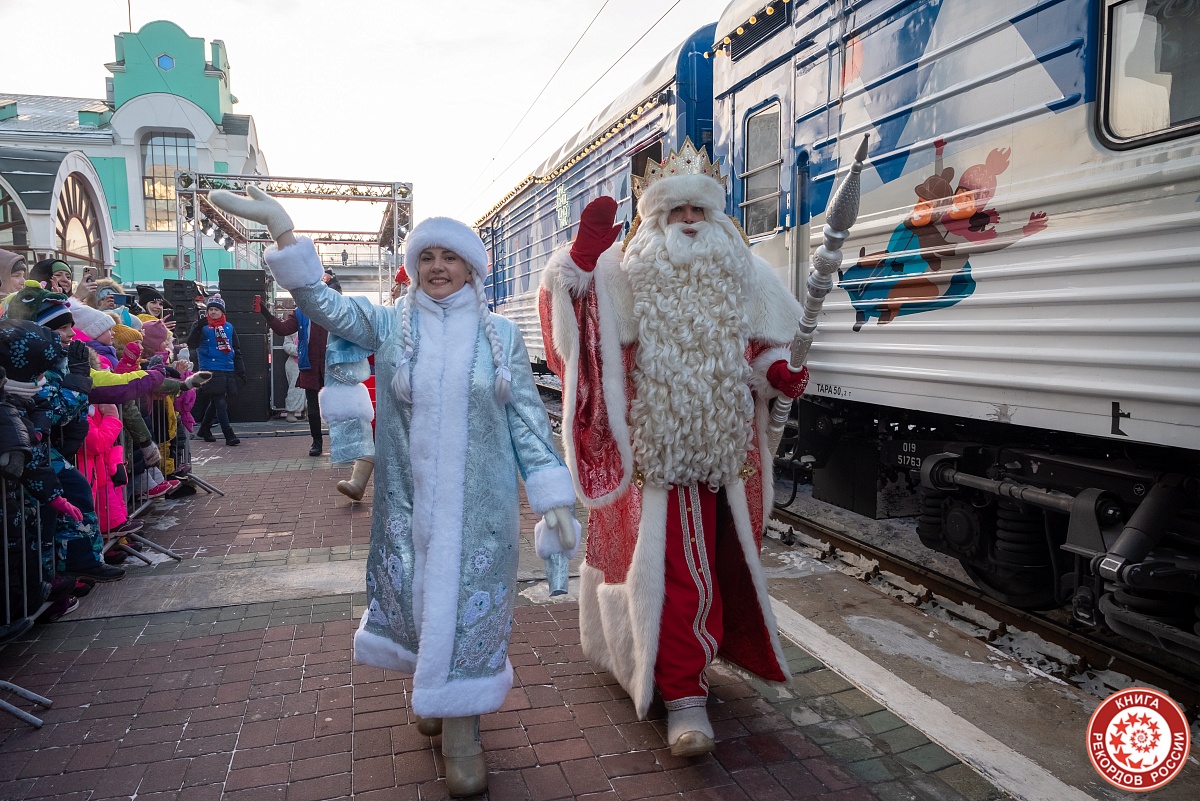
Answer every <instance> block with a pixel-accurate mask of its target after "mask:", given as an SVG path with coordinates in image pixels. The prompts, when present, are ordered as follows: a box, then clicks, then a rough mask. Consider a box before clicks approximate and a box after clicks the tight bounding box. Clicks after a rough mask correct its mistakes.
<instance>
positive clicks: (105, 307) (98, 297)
mask: <svg viewBox="0 0 1200 801" xmlns="http://www.w3.org/2000/svg"><path fill="white" fill-rule="evenodd" d="M93 297H94V298H95V302H94V303H91V304H89V305H91V306H94V307H95V308H97V309H99V310H100V311H102V312H106V313H108V314H111V315H113V316H114V317H115V318H116V320H117V322H118V323H120V324H121V325H123V326H126V327H127V328H133V329H136V330H139V331H140V330H141V328H142V321H141V319H140V318H139V317H138V316H137V315H136V314H134V313H133V312H132V311H131V310H130V309H129V300H130V299H131V298H130V295H129V293H127V292H126V291H125V287H124V286H122V285H121V283H120V282H119V281H117V280H116V279H115V278H101V279H99V280H97V281H96V294H95V295H94V296H93Z"/></svg>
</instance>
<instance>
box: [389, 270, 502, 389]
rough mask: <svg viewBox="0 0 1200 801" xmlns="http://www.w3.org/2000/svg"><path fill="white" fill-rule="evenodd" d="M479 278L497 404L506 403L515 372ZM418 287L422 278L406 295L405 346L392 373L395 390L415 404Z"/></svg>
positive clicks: (402, 315) (402, 317)
mask: <svg viewBox="0 0 1200 801" xmlns="http://www.w3.org/2000/svg"><path fill="white" fill-rule="evenodd" d="M472 272H474V271H472ZM477 277H478V276H475V275H473V276H472V280H471V282H470V283H471V284H472V285H473V286H474V288H475V298H476V300H477V302H478V305H479V317H480V321H481V322H482V323H483V330H484V333H485V334H487V338H488V344H489V345H491V348H492V362H493V363H494V364H495V365H496V386H495V394H496V403H499V404H501V405H504V404H506V403H508V402H509V401H511V400H512V371H511V370H510V369H509V366H508V359H506V358H505V356H504V346H503V344H502V343H501V342H500V335H499V334H498V333H497V332H496V326H495V325H494V324H493V323H492V314H491V312H490V311H489V310H488V305H487V296H486V295H485V294H484V291H483V282H482V281H478V280H474V279H475V278H477ZM418 289H420V279H419V278H418V279H416V283H415V284H414V286H413V290H412V291H410V292H408V293H407V294H406V295H405V296H404V305H403V306H402V307H401V309H400V337H401V341H402V343H403V349H402V351H401V353H400V361H399V363H398V364H397V365H396V374H395V375H394V376H392V391H393V392H395V393H396V396H397V397H398V398H400V400H402V401H404V402H405V403H412V359H413V354H414V352H415V350H416V343H415V341H414V339H413V333H412V306H413V296H414V295H415V294H416V290H418Z"/></svg>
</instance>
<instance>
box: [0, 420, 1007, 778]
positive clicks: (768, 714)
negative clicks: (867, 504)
mask: <svg viewBox="0 0 1200 801" xmlns="http://www.w3.org/2000/svg"><path fill="white" fill-rule="evenodd" d="M307 446H308V442H307V440H306V439H303V438H298V437H275V438H260V439H256V438H245V439H243V445H242V446H241V447H240V448H227V447H223V446H221V445H210V446H207V447H203V446H202V447H199V448H197V450H196V455H197V457H198V459H197V462H198V463H197V470H198V471H199V472H200V473H201V474H202V475H204V476H205V477H206V478H209V479H210V480H211V481H212V482H213V483H214V484H215V485H217V486H220V487H221V488H222V489H223V490H224V491H225V492H226V493H227V495H226V497H224V498H221V497H219V496H208V495H205V494H203V493H201V494H199V495H196V496H194V497H192V498H189V499H186V500H184V501H180V502H173V503H171V504H170V505H167V504H163V508H161V509H160V510H157V511H155V512H152V513H151V515H150V516H149V518H148V520H149V521H150V522H151V523H152V525H151V528H152V529H153V533H152V534H151V536H153V537H154V538H155V539H157V540H158V541H160V542H163V543H164V544H167V545H170V546H171V547H172V548H174V549H176V550H179V551H181V552H183V553H185V554H187V555H188V556H189V557H190V558H189V559H187V560H185V561H184V562H182V563H178V564H175V563H164V564H160V565H156V566H155V567H153V568H140V567H131V570H130V576H129V577H128V578H127V579H126V580H125V581H123V582H121V583H120V584H118V585H113V586H115V587H117V588H119V589H120V590H121V591H122V592H137V590H138V581H139V580H140V579H142V578H143V577H145V576H150V575H163V574H167V573H171V572H178V573H189V574H193V575H197V574H198V575H206V574H212V573H214V572H216V571H222V570H241V569H244V568H246V567H251V566H254V567H277V568H278V569H280V570H283V569H286V568H287V566H288V565H289V564H312V563H321V562H327V561H339V560H345V559H357V560H361V559H363V558H365V548H364V546H365V545H366V542H367V537H368V529H369V525H368V524H369V510H370V507H369V505H368V504H366V503H364V504H359V505H352V504H350V503H349V502H348V501H347V500H346V499H344V498H342V497H341V496H339V495H337V494H336V492H334V490H333V483H334V481H335V480H336V479H337V478H338V477H341V476H342V475H343V474H344V473H345V472H346V471H345V470H344V469H337V470H335V469H333V468H331V466H330V465H329V462H328V459H327V458H322V459H309V460H308V461H307V462H305V461H304V459H307V458H308V457H304V458H299V457H296V456H295V454H296V453H297V452H299V453H301V454H303V453H304V452H305V451H306V450H307ZM216 456H219V457H221V458H219V459H216V458H213V459H208V458H206V457H216ZM295 462H300V463H301V464H302V466H307V469H279V470H277V469H275V468H274V467H272V465H290V464H292V463H295ZM524 516H525V517H526V518H527V522H528V521H531V519H532V514H531V513H529V512H528V510H526V511H525V512H524ZM530 527H531V524H530ZM143 586H147V585H143ZM522 601H523V605H521V606H519V607H518V608H517V611H516V613H515V621H514V629H513V637H512V647H511V650H510V656H511V659H512V662H513V665H514V668H515V686H514V688H513V690H512V692H511V693H510V694H509V696H508V698H507V700H506V701H505V704H504V706H503V707H502V708H501V710H500V711H498V712H496V713H494V714H491V715H486V716H484V717H483V719H482V723H481V730H482V737H483V743H484V747H485V749H486V751H487V760H488V766H489V790H488V793H486V794H485V795H483V796H480V798H489V799H493V800H495V801H498V800H499V799H537V800H543V799H544V800H549V799H559V798H579V799H658V798H687V799H789V798H813V799H822V800H823V801H824V800H826V799H828V800H829V801H832V800H833V799H838V801H856V800H857V799H882V800H883V801H890V800H891V799H902V798H922V799H923V798H935V799H947V800H950V799H953V801H962V799H970V801H984V800H985V799H992V798H1000V797H1002V796H1001V795H1000V794H999V793H997V792H996V791H995V789H994V788H992V787H991V786H990V785H988V784H987V783H986V782H984V781H982V780H981V779H980V778H979V777H978V776H977V775H976V774H975V773H973V772H972V771H970V770H969V769H968V768H966V767H965V766H964V765H962V764H960V763H958V762H957V761H956V760H955V759H954V758H953V757H951V756H949V755H948V754H947V753H946V752H945V751H943V750H941V749H940V748H938V747H937V746H936V745H934V744H933V743H930V742H928V741H927V740H925V738H924V737H922V736H921V735H920V734H919V733H918V732H916V731H915V730H913V729H911V728H909V727H907V726H905V725H904V724H903V722H902V721H900V720H899V719H898V718H895V717H894V716H892V715H891V713H890V712H887V711H886V710H884V709H883V708H882V707H879V706H878V705H877V704H875V703H874V702H872V701H870V699H868V698H867V697H866V696H865V695H863V694H862V693H860V692H859V691H858V690H856V689H854V688H853V687H851V686H849V685H847V684H846V683H845V682H844V681H842V680H841V679H840V678H839V677H837V676H836V675H835V674H833V673H832V672H830V671H828V670H827V669H825V667H824V666H823V665H821V664H820V663H819V662H817V661H816V660H814V659H813V658H812V657H811V656H809V655H808V654H807V653H806V652H804V651H803V650H802V649H800V648H799V647H797V646H795V645H794V644H791V643H788V644H786V646H785V653H786V654H787V656H788V659H789V662H790V664H791V665H792V668H793V670H794V671H795V672H796V674H797V679H796V681H795V682H794V683H793V685H792V686H790V687H788V688H772V687H768V686H766V685H763V684H762V683H760V682H756V681H753V680H751V679H749V678H747V677H744V676H741V675H739V674H738V673H737V672H735V671H733V670H731V669H729V668H727V667H722V666H717V667H715V668H714V669H713V670H712V671H711V675H710V681H711V684H712V687H713V690H712V696H713V697H712V700H711V702H710V707H709V712H710V715H711V717H712V719H713V725H714V730H715V732H716V735H717V740H718V746H717V750H716V752H715V753H714V754H713V755H711V756H708V757H705V758H703V759H700V760H685V759H678V758H675V757H672V756H671V755H670V751H669V749H667V747H666V745H665V743H664V741H663V737H664V734H665V720H664V718H665V711H664V710H663V708H662V706H661V704H656V705H655V706H654V707H653V708H652V710H651V714H650V716H649V720H646V721H638V720H637V719H636V715H635V714H634V710H633V705H632V703H631V702H630V700H629V698H628V697H627V696H626V695H625V693H624V692H623V691H622V690H621V688H620V687H619V686H618V685H617V684H616V682H615V680H614V679H613V678H612V677H611V676H610V675H608V674H607V673H605V672H603V671H597V670H596V669H595V667H594V666H593V665H592V664H591V663H590V662H589V661H587V660H586V659H585V658H584V656H583V653H582V649H581V647H580V645H579V630H578V607H577V605H576V604H574V603H571V602H567V603H550V604H540V605H535V604H532V603H529V602H528V601H526V600H525V599H522ZM87 602H88V599H87V598H84V599H83V604H87ZM364 604H365V597H364V596H363V595H362V594H361V593H351V594H339V595H326V596H316V597H312V596H310V597H299V598H294V599H290V600H278V601H272V602H269V603H246V604H231V605H225V606H222V607H218V608H200V609H180V610H177V611H170V612H162V613H156V614H144V615H126V616H120V617H107V618H98V619H80V620H75V621H72V619H71V618H70V617H68V618H65V619H64V620H62V621H60V622H58V623H55V624H52V625H49V626H39V627H35V628H34V629H33V630H32V631H31V632H30V633H29V634H27V635H26V636H25V637H23V638H21V639H20V640H18V641H16V642H14V643H10V644H9V645H8V646H6V647H5V648H3V649H2V650H0V678H3V679H11V680H13V681H16V682H18V683H20V684H22V685H23V686H25V687H27V688H29V689H31V690H33V691H35V692H39V693H42V694H45V695H48V696H50V697H51V698H53V700H54V706H53V708H52V709H49V710H42V711H40V712H39V714H41V716H42V718H43V719H44V721H45V725H44V726H43V727H42V728H41V729H32V728H30V727H28V726H26V725H25V724H23V723H20V722H19V721H17V720H15V719H14V718H11V717H9V716H7V715H2V714H0V798H3V799H6V800H7V799H11V800H12V801H21V800H23V799H35V798H54V799H88V800H89V801H90V800H91V799H103V798H136V799H137V801H160V799H161V800H165V799H180V801H183V800H185V799H186V800H187V801H203V800H206V799H229V800H230V801H233V800H234V799H247V801H250V800H253V801H260V800H261V799H281V800H285V801H316V800H317V799H340V798H355V799H372V800H373V799H388V800H389V801H401V800H404V799H441V798H445V797H446V792H445V785H444V782H443V781H442V780H441V778H440V777H441V776H442V775H443V764H442V760H441V756H440V754H439V752H438V749H437V748H436V743H437V742H438V741H437V739H436V738H435V739H434V740H430V738H427V737H423V736H421V735H420V734H419V733H418V732H417V730H416V726H415V724H414V720H413V717H412V715H411V711H410V710H409V707H408V697H409V692H410V690H411V682H410V681H409V680H408V679H407V678H404V677H402V676H400V675H399V674H395V673H390V672H387V671H384V670H381V669H378V668H371V667H365V666H362V665H355V664H353V661H352V659H351V635H352V633H353V631H354V628H355V626H356V622H357V619H358V617H359V615H360V614H361V612H362V609H363V606H364ZM0 697H3V698H5V699H6V700H13V701H17V699H14V698H12V697H11V696H9V695H8V694H2V695H0ZM17 703H18V705H19V706H21V707H22V708H25V709H30V710H31V711H35V712H37V710H33V709H32V705H30V704H28V703H27V702H24V701H17Z"/></svg>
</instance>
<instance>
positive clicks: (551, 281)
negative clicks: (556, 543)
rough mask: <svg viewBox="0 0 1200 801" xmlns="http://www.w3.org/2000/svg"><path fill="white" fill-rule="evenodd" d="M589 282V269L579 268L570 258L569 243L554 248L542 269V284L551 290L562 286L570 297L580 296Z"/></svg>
mask: <svg viewBox="0 0 1200 801" xmlns="http://www.w3.org/2000/svg"><path fill="white" fill-rule="evenodd" d="M591 283H592V273H591V271H590V270H581V269H579V265H577V264H576V263H575V260H574V259H572V258H571V245H570V243H567V244H565V245H562V246H560V247H559V248H558V249H557V250H555V251H554V253H552V254H551V255H550V261H548V262H547V263H546V267H545V268H544V269H543V270H542V286H544V287H547V288H549V289H551V290H553V289H554V288H555V287H562V288H563V289H565V290H566V291H567V292H569V293H571V296H572V297H576V298H578V297H581V296H582V295H583V293H584V292H586V291H587V288H588V285H589V284H591Z"/></svg>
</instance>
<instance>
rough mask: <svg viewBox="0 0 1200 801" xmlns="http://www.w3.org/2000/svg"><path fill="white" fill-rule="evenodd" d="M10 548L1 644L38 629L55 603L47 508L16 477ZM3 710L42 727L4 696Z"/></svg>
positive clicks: (8, 490)
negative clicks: (51, 589) (35, 626)
mask: <svg viewBox="0 0 1200 801" xmlns="http://www.w3.org/2000/svg"><path fill="white" fill-rule="evenodd" d="M2 483H3V501H2V504H0V509H2V511H3V514H4V549H3V557H2V558H0V567H3V570H4V573H3V586H4V601H3V604H4V617H3V618H0V645H2V644H4V643H6V642H9V641H10V640H13V639H16V638H17V637H20V636H21V635H22V634H24V633H25V632H27V631H29V629H30V628H32V627H33V621H34V619H35V618H36V617H37V616H38V615H40V614H41V613H42V612H44V611H45V610H46V609H47V608H48V607H49V606H50V602H49V587H50V580H51V579H52V578H53V575H49V576H48V575H46V565H47V564H49V565H50V568H51V570H53V559H52V557H51V559H49V560H48V559H47V558H46V556H47V554H46V549H47V548H49V549H50V553H51V554H53V550H54V543H53V532H50V540H51V541H50V542H49V543H47V542H46V541H45V539H46V538H45V536H44V533H43V532H42V517H41V508H40V507H39V505H38V503H37V502H36V501H35V500H33V499H32V498H31V497H28V496H26V494H25V489H24V488H23V487H22V486H21V485H20V484H19V483H18V482H16V481H13V480H12V479H9V478H4V479H3V482H2ZM0 689H3V690H8V691H9V692H12V693H15V694H16V695H18V696H20V697H21V698H24V699H26V700H27V701H32V702H33V703H35V704H38V705H40V706H43V707H45V708H47V709H49V708H50V706H51V704H52V703H53V702H52V701H51V700H50V699H49V698H43V697H42V696H40V695H38V694H37V693H32V692H30V691H29V690H26V689H25V688H24V687H21V686H19V685H16V684H13V683H12V682H10V681H0ZM0 710H3V711H5V712H7V713H8V714H10V715H12V716H14V717H16V718H19V719H20V720H23V721H24V722H26V723H28V724H29V725H30V726H33V727H35V728H41V725H42V721H41V718H38V717H35V716H34V715H31V714H29V713H28V712H26V711H25V710H23V709H18V708H17V707H15V706H13V705H12V704H10V703H8V702H7V701H4V700H0Z"/></svg>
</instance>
